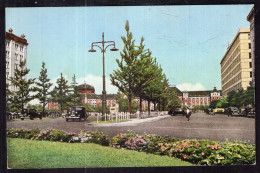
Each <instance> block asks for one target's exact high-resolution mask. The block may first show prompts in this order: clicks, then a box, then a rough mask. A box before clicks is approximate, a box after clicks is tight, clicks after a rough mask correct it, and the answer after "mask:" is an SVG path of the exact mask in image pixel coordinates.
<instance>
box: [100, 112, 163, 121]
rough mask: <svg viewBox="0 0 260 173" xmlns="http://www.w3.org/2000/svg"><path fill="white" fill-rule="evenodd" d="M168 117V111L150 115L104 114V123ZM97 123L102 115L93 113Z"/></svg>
mask: <svg viewBox="0 0 260 173" xmlns="http://www.w3.org/2000/svg"><path fill="white" fill-rule="evenodd" d="M164 115H168V111H157V112H151V113H150V115H149V114H148V112H142V113H141V114H140V113H135V114H130V113H129V112H119V113H111V114H105V115H104V120H105V122H116V123H117V122H122V121H127V120H129V119H131V118H137V119H144V118H151V117H158V116H164ZM95 116H96V120H97V123H98V122H99V121H101V120H102V114H101V113H95Z"/></svg>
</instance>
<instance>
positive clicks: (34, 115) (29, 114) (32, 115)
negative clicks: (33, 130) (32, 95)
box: [21, 109, 42, 120]
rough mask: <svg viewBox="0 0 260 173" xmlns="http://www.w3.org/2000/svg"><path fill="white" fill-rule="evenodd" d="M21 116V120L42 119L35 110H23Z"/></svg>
mask: <svg viewBox="0 0 260 173" xmlns="http://www.w3.org/2000/svg"><path fill="white" fill-rule="evenodd" d="M21 114H22V116H21V120H24V119H25V118H30V120H33V119H34V118H39V119H42V115H41V113H39V112H37V111H36V109H24V110H23V111H22V112H21Z"/></svg>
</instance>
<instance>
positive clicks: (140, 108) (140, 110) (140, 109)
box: [138, 97, 143, 118]
mask: <svg viewBox="0 0 260 173" xmlns="http://www.w3.org/2000/svg"><path fill="white" fill-rule="evenodd" d="M142 111H143V110H142V98H141V97H140V103H139V112H140V113H139V115H140V117H141V115H142ZM140 117H138V118H140Z"/></svg>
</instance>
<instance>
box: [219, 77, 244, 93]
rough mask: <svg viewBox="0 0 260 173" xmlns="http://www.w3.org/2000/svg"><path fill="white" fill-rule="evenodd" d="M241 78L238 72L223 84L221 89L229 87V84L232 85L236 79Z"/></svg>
mask: <svg viewBox="0 0 260 173" xmlns="http://www.w3.org/2000/svg"><path fill="white" fill-rule="evenodd" d="M240 79H241V73H239V74H238V75H236V76H235V77H233V78H232V79H231V80H230V81H229V82H227V83H226V84H224V85H223V87H222V88H223V90H224V89H226V88H228V87H230V86H231V85H233V84H234V83H236V82H237V81H239V80H240Z"/></svg>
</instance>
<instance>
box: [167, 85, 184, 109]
mask: <svg viewBox="0 0 260 173" xmlns="http://www.w3.org/2000/svg"><path fill="white" fill-rule="evenodd" d="M167 100H168V104H167V108H168V110H172V109H175V108H180V107H181V101H180V99H179V97H178V96H177V94H176V92H175V91H174V90H173V88H167Z"/></svg>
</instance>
